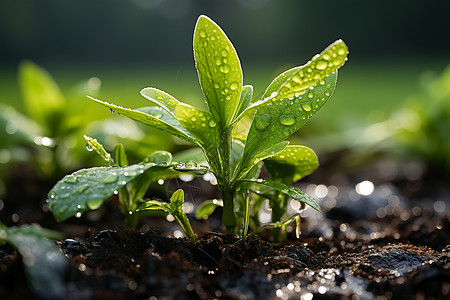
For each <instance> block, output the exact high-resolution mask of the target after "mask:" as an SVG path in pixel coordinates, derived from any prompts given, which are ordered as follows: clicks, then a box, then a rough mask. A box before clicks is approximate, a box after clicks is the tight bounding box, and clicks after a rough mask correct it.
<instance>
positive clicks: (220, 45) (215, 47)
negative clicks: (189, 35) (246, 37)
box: [194, 16, 243, 128]
mask: <svg viewBox="0 0 450 300" xmlns="http://www.w3.org/2000/svg"><path fill="white" fill-rule="evenodd" d="M194 58H195V66H196V68H197V72H198V78H199V81H200V85H201V87H202V90H203V94H204V96H205V99H206V103H207V105H208V108H209V111H210V112H211V114H212V116H213V118H214V120H215V121H216V122H217V123H218V124H219V127H220V128H226V127H228V125H230V124H231V122H232V120H233V118H234V117H235V115H236V113H237V106H238V102H239V99H240V96H241V90H242V77H243V76H242V68H241V63H240V61H239V58H238V56H237V53H236V50H235V49H234V47H233V44H231V42H230V40H229V39H228V37H227V36H226V35H225V33H224V32H223V31H222V29H221V28H220V27H219V26H218V25H217V24H216V23H214V22H213V21H212V20H211V19H209V18H208V17H206V16H200V17H199V18H198V20H197V24H196V26H195V30H194Z"/></svg>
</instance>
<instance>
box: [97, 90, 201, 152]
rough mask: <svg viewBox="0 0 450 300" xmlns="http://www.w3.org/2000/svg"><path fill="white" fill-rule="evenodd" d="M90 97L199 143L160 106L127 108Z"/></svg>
mask: <svg viewBox="0 0 450 300" xmlns="http://www.w3.org/2000/svg"><path fill="white" fill-rule="evenodd" d="M89 98H90V99H92V100H94V101H96V102H98V103H100V104H102V105H104V106H106V107H109V108H110V109H111V110H112V111H113V112H117V113H120V114H121V115H124V116H126V117H128V118H130V119H133V120H135V121H138V122H140V123H143V124H145V125H149V126H151V127H154V128H156V129H159V130H163V131H166V132H168V133H170V134H172V135H174V136H176V137H179V138H181V139H183V140H185V141H188V142H190V143H193V144H195V145H197V141H196V140H195V139H194V138H193V137H192V135H191V134H190V133H189V132H188V131H187V130H186V129H185V128H184V127H183V126H181V124H180V123H179V122H178V121H177V120H176V119H175V118H174V117H173V116H172V115H171V114H170V113H168V112H167V111H165V110H163V109H162V108H160V107H143V108H140V109H139V110H134V109H131V108H125V107H122V106H118V105H115V104H111V103H108V102H105V101H102V100H98V99H95V98H92V97H89Z"/></svg>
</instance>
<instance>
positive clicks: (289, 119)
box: [278, 114, 295, 126]
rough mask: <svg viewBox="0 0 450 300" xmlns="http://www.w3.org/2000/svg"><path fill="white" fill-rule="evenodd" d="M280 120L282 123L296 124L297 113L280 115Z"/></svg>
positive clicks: (287, 124)
mask: <svg viewBox="0 0 450 300" xmlns="http://www.w3.org/2000/svg"><path fill="white" fill-rule="evenodd" d="M278 121H280V123H281V125H284V126H291V125H294V124H295V115H292V114H286V115H281V116H279V117H278Z"/></svg>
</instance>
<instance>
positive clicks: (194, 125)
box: [175, 103, 220, 153]
mask: <svg viewBox="0 0 450 300" xmlns="http://www.w3.org/2000/svg"><path fill="white" fill-rule="evenodd" d="M175 117H176V118H177V120H178V121H179V122H180V124H181V126H183V127H184V128H186V130H187V131H189V133H190V134H191V135H192V136H193V137H194V138H195V140H196V141H198V143H199V144H200V145H201V147H202V148H203V149H204V150H205V152H206V153H210V152H217V148H218V147H219V140H220V136H219V130H218V126H217V123H216V121H214V118H213V117H212V115H211V114H210V113H209V112H207V111H202V110H199V109H197V108H195V107H193V106H190V105H187V104H184V103H180V104H179V105H177V106H176V108H175Z"/></svg>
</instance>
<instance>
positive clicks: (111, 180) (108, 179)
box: [102, 174, 117, 183]
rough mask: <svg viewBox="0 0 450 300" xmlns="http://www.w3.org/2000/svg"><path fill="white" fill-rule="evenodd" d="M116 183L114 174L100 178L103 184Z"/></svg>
mask: <svg viewBox="0 0 450 300" xmlns="http://www.w3.org/2000/svg"><path fill="white" fill-rule="evenodd" d="M116 181H117V175H114V174H108V175H106V176H105V177H103V178H102V182H103V183H114V182H116Z"/></svg>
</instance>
